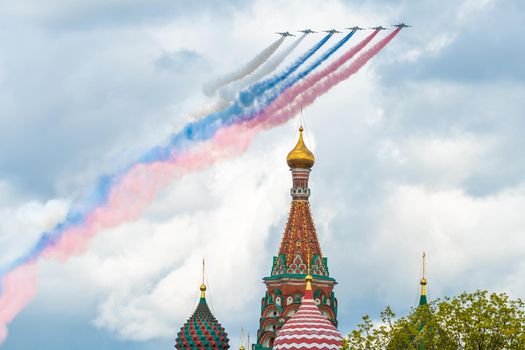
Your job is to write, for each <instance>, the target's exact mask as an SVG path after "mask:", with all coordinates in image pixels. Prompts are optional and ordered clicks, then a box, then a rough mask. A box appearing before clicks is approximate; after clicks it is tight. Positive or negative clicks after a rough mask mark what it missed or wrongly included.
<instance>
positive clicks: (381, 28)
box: [370, 26, 387, 30]
mask: <svg viewBox="0 0 525 350" xmlns="http://www.w3.org/2000/svg"><path fill="white" fill-rule="evenodd" d="M370 29H374V30H387V28H385V27H383V26H377V27H372V28H370Z"/></svg>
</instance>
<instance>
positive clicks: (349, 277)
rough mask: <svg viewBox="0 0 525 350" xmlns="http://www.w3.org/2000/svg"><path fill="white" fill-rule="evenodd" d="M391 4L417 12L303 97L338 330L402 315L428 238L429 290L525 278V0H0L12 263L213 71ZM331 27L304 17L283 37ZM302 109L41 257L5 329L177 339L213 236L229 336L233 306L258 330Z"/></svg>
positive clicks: (185, 117)
mask: <svg viewBox="0 0 525 350" xmlns="http://www.w3.org/2000/svg"><path fill="white" fill-rule="evenodd" d="M399 21H404V22H406V23H409V24H411V25H413V27H412V28H408V29H405V30H403V31H402V32H401V33H400V34H399V35H398V36H397V37H396V38H395V39H394V40H393V41H392V42H391V43H390V44H389V45H388V46H387V47H386V48H385V49H384V50H383V51H382V52H381V53H380V54H379V55H378V56H377V57H375V58H374V59H373V60H372V61H371V62H370V63H369V64H368V65H367V66H366V67H365V69H363V70H362V71H360V72H359V73H358V74H357V75H355V76H353V77H352V78H350V79H349V80H347V81H345V82H343V83H341V84H339V85H338V86H337V87H336V88H335V89H333V90H332V91H330V92H329V93H328V94H327V95H325V96H323V97H322V98H320V99H319V100H318V101H317V102H316V103H315V104H314V105H312V106H311V107H309V108H307V109H305V110H304V112H303V119H304V124H305V127H306V135H305V138H306V143H307V144H308V146H309V147H310V149H312V150H313V152H314V153H315V156H316V164H315V166H314V168H313V170H312V173H311V177H310V179H311V181H310V188H311V192H312V195H311V197H310V200H311V205H312V212H313V215H314V220H315V222H316V225H317V232H318V235H319V240H320V243H321V247H322V250H323V254H324V255H325V256H326V257H328V264H329V268H330V272H331V275H332V276H333V277H335V278H336V279H337V281H338V285H337V286H336V289H335V293H336V296H337V297H338V300H339V316H338V318H339V330H340V331H341V332H342V333H343V334H347V333H348V332H349V331H351V330H352V329H353V327H355V325H356V324H357V323H358V322H359V320H360V318H361V316H362V315H363V314H369V315H371V316H372V317H373V318H376V317H378V315H379V312H380V311H381V310H382V309H384V307H385V306H386V305H390V306H391V307H392V308H393V310H394V311H395V312H397V313H399V314H401V315H402V314H405V313H407V312H408V311H409V310H410V307H412V306H414V305H416V304H417V302H418V294H419V284H418V282H419V278H420V270H421V254H422V252H423V251H426V253H427V273H428V274H427V279H428V282H429V285H428V289H429V298H430V299H435V298H440V297H444V296H452V295H456V294H458V293H460V292H462V291H474V290H477V289H483V290H489V291H496V292H500V291H502V292H506V293H508V294H510V295H511V296H512V297H515V298H525V295H524V294H523V293H524V292H523V291H524V290H525V280H524V279H523V276H524V275H525V255H524V254H523V251H524V250H525V217H524V216H523V214H522V213H523V212H524V211H525V156H524V155H523V149H524V148H525V138H524V137H523V130H525V117H524V114H523V101H524V100H525V66H524V65H523V63H522V62H524V61H525V46H524V44H523V43H524V42H525V34H524V32H523V30H522V28H521V27H522V23H524V22H525V3H523V2H522V1H520V0H499V1H498V0H445V1H431V0H428V1H408V0H407V1H398V2H395V3H394V2H391V1H381V0H373V1H337V0H322V1H321V0H313V1H308V2H305V1H299V0H286V1H264V0H255V1H249V2H248V1H202V0H201V1H192V2H190V3H188V2H183V1H173V0H172V1H165V0H153V1H152V0H147V1H146V0H134V1H122V0H105V1H99V0H96V1H87V0H82V1H75V2H71V1H66V0H52V1H47V2H45V3H43V2H41V1H36V0H19V1H16V2H15V1H11V2H3V3H2V4H1V5H0V140H1V145H2V147H0V267H4V266H7V264H8V263H9V262H10V261H12V260H13V259H15V258H16V257H17V256H19V255H20V254H22V253H24V252H25V251H26V250H27V249H28V248H29V247H31V246H32V245H33V244H34V243H35V241H36V240H37V237H38V236H39V234H40V233H41V232H43V231H45V230H47V229H50V228H51V227H53V226H54V225H55V224H56V223H58V222H60V221H61V220H62V219H63V218H64V216H65V214H66V212H67V210H68V208H70V206H71V205H72V204H73V203H75V200H78V199H79V198H82V196H83V195H85V194H86V193H88V192H89V190H90V189H92V188H93V186H94V184H95V183H96V180H97V178H98V177H99V176H100V175H104V174H111V173H113V172H115V171H117V170H118V169H120V168H122V167H124V166H125V165H126V164H128V163H129V162H130V161H132V160H134V159H136V158H137V157H138V156H139V155H140V154H142V153H143V152H144V151H145V150H147V149H149V148H150V147H152V146H155V145H158V144H161V143H162V142H163V141H164V140H166V138H167V137H168V136H169V135H170V134H171V133H173V132H176V131H178V130H180V129H181V128H182V127H183V126H184V125H185V124H186V123H187V122H189V121H191V120H195V119H196V118H197V116H198V115H199V113H201V112H202V111H203V110H206V109H207V108H209V107H210V105H212V104H213V100H211V99H210V98H207V97H206V96H205V95H204V94H203V89H202V88H203V85H204V84H205V83H206V82H207V81H209V80H210V79H212V78H214V77H216V76H219V75H221V74H223V73H225V72H228V71H231V70H234V69H235V68H238V67H240V66H242V64H243V63H245V62H247V61H248V60H250V59H251V58H252V57H253V56H254V55H255V54H257V53H258V52H259V51H260V50H262V49H263V48H264V47H266V46H268V45H269V44H270V43H271V42H273V41H274V40H276V36H275V34H274V32H276V31H287V30H289V31H297V30H299V29H304V28H306V27H310V28H312V29H314V30H323V29H329V28H336V29H340V30H342V29H343V28H345V27H349V26H353V25H360V26H363V27H369V26H373V25H374V26H375V25H380V24H381V25H384V26H387V25H390V24H394V23H397V22H399ZM364 35H366V34H365V33H358V34H356V38H352V39H350V40H351V42H350V43H348V44H347V45H351V43H352V42H355V40H357V38H358V37H360V38H363V37H364ZM319 39H320V34H317V36H314V35H312V36H309V37H307V39H305V40H304V41H303V42H302V43H301V44H300V46H299V47H298V48H297V49H296V50H295V51H294V54H295V56H294V55H292V57H291V58H290V59H292V58H293V57H296V56H297V55H298V54H299V53H301V52H304V51H305V50H307V49H308V48H309V47H311V46H312V45H313V44H314V43H315V42H316V41H317V40H319ZM286 44H287V42H285V44H284V45H286ZM283 47H284V46H283ZM289 62H290V60H288V61H286V62H284V64H283V65H282V67H284V66H286V64H287V63H289ZM297 125H298V120H297V118H296V119H294V120H292V121H290V122H288V123H287V124H284V125H283V126H279V127H277V128H274V129H271V130H268V131H265V132H263V133H261V134H260V135H258V136H257V137H256V139H255V141H254V142H253V144H252V145H251V147H250V148H249V149H248V151H247V152H246V153H244V154H242V155H241V156H239V157H236V158H232V159H228V160H225V161H221V162H219V163H217V164H215V165H213V166H210V167H209V168H207V169H205V170H203V171H200V172H197V173H194V174H190V175H188V176H185V177H182V178H179V179H174V180H173V181H172V182H171V183H170V184H169V186H168V187H167V188H165V189H163V191H162V192H161V193H159V195H158V196H157V197H156V198H155V200H154V202H153V203H152V204H151V205H150V206H148V207H147V209H146V211H145V212H144V213H143V215H142V216H141V217H140V218H139V219H137V220H134V221H131V222H127V223H125V224H123V225H120V226H118V227H116V228H114V229H111V230H105V231H104V232H101V233H100V234H99V235H98V236H97V237H96V238H95V239H94V240H92V241H91V242H90V244H89V248H88V249H87V251H86V252H84V253H82V254H80V255H78V256H75V257H73V258H71V259H69V260H67V261H66V262H62V261H56V260H45V261H42V263H40V264H39V266H38V280H39V289H38V294H37V296H36V298H35V299H34V300H33V301H32V302H31V303H30V304H29V306H28V307H27V308H25V309H24V310H23V311H22V313H20V314H19V315H18V317H17V318H16V319H15V320H14V321H13V322H12V323H11V325H10V327H9V332H10V333H9V337H8V339H7V341H6V342H5V343H4V344H3V345H2V346H0V348H2V349H9V350H14V349H28V348H30V347H31V348H37V349H79V350H82V349H92V348H97V349H154V348H155V349H161V348H167V349H169V348H172V347H173V345H174V339H175V336H176V333H177V332H178V330H179V328H180V327H181V326H182V324H183V323H184V322H185V320H186V319H187V318H188V317H189V316H190V315H191V313H192V312H193V310H194V307H195V305H196V302H197V299H198V296H199V290H198V287H199V284H200V264H201V259H202V258H206V261H207V284H208V301H209V303H210V306H211V308H212V310H213V312H214V314H215V316H216V317H217V318H218V319H219V321H220V322H221V323H222V324H223V326H225V328H226V330H227V332H228V333H229V334H230V339H231V342H230V344H231V346H232V347H233V348H236V347H238V339H239V330H240V328H241V326H242V327H244V329H245V330H246V331H247V332H250V334H251V335H252V338H253V336H254V334H255V333H256V331H257V326H258V320H259V311H260V310H259V303H260V298H262V296H263V295H264V285H263V283H262V280H261V279H262V277H264V276H266V275H268V274H269V273H270V269H271V262H272V256H273V255H275V254H276V253H277V251H278V245H279V242H280V238H281V234H282V232H283V230H284V224H285V222H286V219H287V215H288V208H289V204H290V199H291V198H290V197H289V188H290V187H291V175H290V173H289V169H288V167H287V165H286V162H285V158H286V154H287V152H288V151H289V150H290V149H291V148H292V147H293V145H294V143H295V141H296V139H297Z"/></svg>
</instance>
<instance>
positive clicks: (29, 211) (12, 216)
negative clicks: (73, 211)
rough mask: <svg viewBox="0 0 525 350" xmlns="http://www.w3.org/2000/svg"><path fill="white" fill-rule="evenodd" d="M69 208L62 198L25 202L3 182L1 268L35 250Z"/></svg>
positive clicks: (0, 187)
mask: <svg viewBox="0 0 525 350" xmlns="http://www.w3.org/2000/svg"><path fill="white" fill-rule="evenodd" d="M15 203H16V204H15ZM68 209H69V203H68V202H67V201H65V200H62V199H50V200H48V201H45V202H41V201H37V200H31V201H24V200H23V199H21V198H18V196H17V194H16V193H15V192H14V191H13V190H12V189H11V188H10V187H9V185H8V184H7V183H5V182H1V181H0V267H6V266H7V265H8V264H9V263H11V262H12V261H13V260H14V259H16V258H18V257H19V256H21V255H22V254H24V253H25V252H27V251H28V250H29V249H31V248H32V247H33V245H34V244H35V242H36V240H37V239H38V237H39V236H40V234H41V232H45V231H47V230H50V229H52V228H53V227H54V226H55V225H56V224H57V223H59V222H61V221H62V220H63V219H64V217H65V216H66V214H67V210H68Z"/></svg>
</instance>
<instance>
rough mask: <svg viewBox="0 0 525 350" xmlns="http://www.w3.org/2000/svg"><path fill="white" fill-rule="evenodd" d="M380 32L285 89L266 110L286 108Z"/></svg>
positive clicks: (273, 111) (275, 110) (377, 31)
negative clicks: (323, 67)
mask: <svg viewBox="0 0 525 350" xmlns="http://www.w3.org/2000/svg"><path fill="white" fill-rule="evenodd" d="M378 33H379V30H375V31H374V32H372V33H371V34H370V35H369V36H367V37H366V38H364V39H363V40H362V41H361V42H359V43H358V44H357V45H355V46H353V47H352V48H350V50H348V51H347V52H345V53H344V54H343V55H342V56H341V57H339V58H338V59H337V60H335V61H334V62H332V63H331V64H330V65H329V66H328V67H326V68H325V69H323V70H321V71H319V72H317V73H315V74H312V75H309V76H307V77H306V78H305V79H304V80H303V81H301V82H300V83H298V84H295V85H292V87H290V88H289V89H287V90H285V91H284V93H283V94H282V95H280V96H279V97H278V98H277V100H275V101H274V102H272V104H271V105H270V106H269V107H268V108H267V109H266V111H267V112H268V113H275V112H277V111H278V110H280V109H282V108H285V107H286V106H287V104H288V103H290V101H291V100H293V98H295V97H296V96H298V95H299V94H301V93H302V92H303V91H304V90H305V89H307V88H310V87H312V86H314V85H315V84H317V83H318V82H319V81H320V80H321V79H323V78H324V77H325V76H327V75H328V74H331V73H333V72H335V71H336V70H337V69H338V68H339V67H341V66H342V65H343V64H345V63H346V62H348V61H349V60H351V59H352V58H354V56H355V55H356V54H358V53H359V52H360V51H361V50H362V49H363V48H364V47H365V46H366V45H368V43H370V42H371V41H372V39H374V38H375V36H376V35H377V34H378Z"/></svg>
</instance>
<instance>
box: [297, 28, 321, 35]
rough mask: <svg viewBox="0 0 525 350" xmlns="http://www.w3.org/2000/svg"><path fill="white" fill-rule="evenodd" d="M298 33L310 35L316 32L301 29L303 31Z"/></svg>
mask: <svg viewBox="0 0 525 350" xmlns="http://www.w3.org/2000/svg"><path fill="white" fill-rule="evenodd" d="M299 33H304V34H312V33H317V32H314V31H313V30H311V29H303V30H300V31H299Z"/></svg>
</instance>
